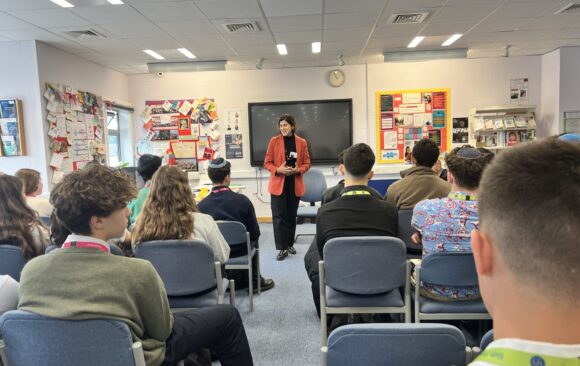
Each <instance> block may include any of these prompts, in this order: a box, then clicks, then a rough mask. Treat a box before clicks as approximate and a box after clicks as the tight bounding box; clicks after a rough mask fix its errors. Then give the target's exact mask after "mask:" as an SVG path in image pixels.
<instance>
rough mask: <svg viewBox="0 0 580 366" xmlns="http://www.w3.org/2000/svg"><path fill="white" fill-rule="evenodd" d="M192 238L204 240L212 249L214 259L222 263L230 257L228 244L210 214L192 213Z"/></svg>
mask: <svg viewBox="0 0 580 366" xmlns="http://www.w3.org/2000/svg"><path fill="white" fill-rule="evenodd" d="M192 239H197V240H201V241H204V242H206V243H208V244H209V246H210V247H211V248H212V249H213V253H214V256H215V260H217V261H219V262H220V263H222V264H224V263H225V262H227V260H228V259H229V258H230V246H229V245H228V243H227V242H226V239H224V237H223V235H222V233H221V232H220V229H219V228H218V226H217V224H216V222H215V220H214V219H213V217H211V216H210V215H206V214H202V213H201V212H195V213H194V214H193V233H192Z"/></svg>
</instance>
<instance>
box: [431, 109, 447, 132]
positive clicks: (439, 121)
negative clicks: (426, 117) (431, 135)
mask: <svg viewBox="0 0 580 366" xmlns="http://www.w3.org/2000/svg"><path fill="white" fill-rule="evenodd" d="M444 127H445V111H444V110H436V111H433V128H444Z"/></svg>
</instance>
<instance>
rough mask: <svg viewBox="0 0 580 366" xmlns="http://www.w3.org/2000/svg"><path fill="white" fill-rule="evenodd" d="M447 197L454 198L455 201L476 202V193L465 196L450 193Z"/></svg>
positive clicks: (458, 193)
mask: <svg viewBox="0 0 580 366" xmlns="http://www.w3.org/2000/svg"><path fill="white" fill-rule="evenodd" d="M447 197H449V198H454V199H456V200H461V201H477V194H476V193H472V194H465V193H461V192H451V193H449V196H447Z"/></svg>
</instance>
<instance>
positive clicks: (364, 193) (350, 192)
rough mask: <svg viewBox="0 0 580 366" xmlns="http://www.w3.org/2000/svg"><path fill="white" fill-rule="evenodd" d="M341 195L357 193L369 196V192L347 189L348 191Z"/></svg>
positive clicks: (356, 194)
mask: <svg viewBox="0 0 580 366" xmlns="http://www.w3.org/2000/svg"><path fill="white" fill-rule="evenodd" d="M342 195H343V196H358V195H363V196H370V195H371V192H369V191H348V192H344V193H343V194H342Z"/></svg>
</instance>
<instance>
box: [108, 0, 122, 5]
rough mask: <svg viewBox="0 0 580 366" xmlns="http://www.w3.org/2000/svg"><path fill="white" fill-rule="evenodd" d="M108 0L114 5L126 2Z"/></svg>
mask: <svg viewBox="0 0 580 366" xmlns="http://www.w3.org/2000/svg"><path fill="white" fill-rule="evenodd" d="M107 1H108V2H109V3H111V4H113V5H123V4H124V2H122V1H121V0H107Z"/></svg>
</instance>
